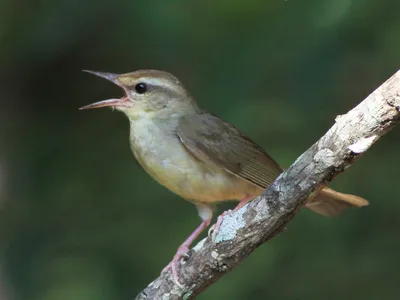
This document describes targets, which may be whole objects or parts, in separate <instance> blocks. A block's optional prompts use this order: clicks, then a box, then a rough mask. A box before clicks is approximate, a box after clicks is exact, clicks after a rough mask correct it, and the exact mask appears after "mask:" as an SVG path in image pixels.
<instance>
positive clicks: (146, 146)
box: [130, 118, 256, 202]
mask: <svg viewBox="0 0 400 300" xmlns="http://www.w3.org/2000/svg"><path fill="white" fill-rule="evenodd" d="M157 123H159V121H158V122H157ZM165 125H166V124H161V126H160V125H158V124H156V123H155V122H153V121H152V120H151V119H144V118H143V119H139V120H135V121H133V122H131V138H130V142H131V148H132V151H133V153H134V155H135V157H136V159H137V160H138V162H139V164H140V165H141V166H142V167H143V168H144V169H145V170H146V171H147V172H148V173H149V174H150V175H151V176H152V177H153V178H154V179H155V180H157V181H158V182H159V183H160V184H162V185H164V186H165V187H167V188H168V189H169V190H171V191H172V192H174V193H176V194H178V195H180V196H181V197H183V198H185V199H187V200H192V201H199V202H215V201H222V200H230V199H240V198H242V197H243V196H245V195H246V194H249V191H250V190H251V191H252V192H253V193H256V192H255V190H256V189H255V187H254V186H252V185H250V184H248V183H247V182H245V181H244V180H241V179H239V178H237V177H235V176H234V175H231V174H228V173H227V172H226V171H224V170H223V169H218V168H215V167H210V166H207V165H205V164H203V163H202V162H200V161H199V160H197V159H196V158H194V157H193V156H192V155H191V154H190V153H189V152H188V151H187V150H186V148H185V146H184V145H183V144H182V143H181V141H180V140H179V138H178V136H177V135H176V133H175V132H174V131H170V130H168V129H167V126H165ZM170 125H171V124H170ZM170 127H173V126H170Z"/></svg>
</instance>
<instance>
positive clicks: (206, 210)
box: [161, 205, 213, 287]
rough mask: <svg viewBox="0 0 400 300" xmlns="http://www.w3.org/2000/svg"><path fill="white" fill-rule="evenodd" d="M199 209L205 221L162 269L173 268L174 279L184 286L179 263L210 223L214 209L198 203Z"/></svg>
mask: <svg viewBox="0 0 400 300" xmlns="http://www.w3.org/2000/svg"><path fill="white" fill-rule="evenodd" d="M197 209H198V211H199V215H200V217H201V219H202V220H203V222H201V224H200V225H199V226H198V227H197V228H196V229H195V230H194V231H193V232H192V233H191V234H190V235H189V237H188V238H187V239H186V240H185V241H184V242H183V243H182V245H180V246H179V248H178V251H177V252H176V254H175V255H174V258H173V259H172V261H171V262H170V263H169V264H168V265H167V266H166V267H165V268H164V269H163V270H162V272H161V273H163V272H164V271H167V270H168V269H171V272H172V276H173V280H174V282H175V284H176V285H178V286H180V287H182V285H181V284H180V283H179V277H178V272H177V269H176V267H177V265H178V262H179V260H180V259H181V257H182V256H185V255H187V253H188V252H189V247H190V245H191V244H192V243H193V241H194V240H195V239H196V238H197V237H198V236H199V234H200V233H201V232H202V231H203V230H204V229H205V228H206V227H207V226H208V225H210V222H211V219H212V215H213V211H212V208H211V207H209V206H207V205H197Z"/></svg>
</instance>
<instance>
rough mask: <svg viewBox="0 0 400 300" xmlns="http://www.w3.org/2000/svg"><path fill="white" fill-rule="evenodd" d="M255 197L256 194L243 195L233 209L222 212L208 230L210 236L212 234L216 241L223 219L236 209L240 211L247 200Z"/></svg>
mask: <svg viewBox="0 0 400 300" xmlns="http://www.w3.org/2000/svg"><path fill="white" fill-rule="evenodd" d="M253 199H254V196H245V197H243V199H242V200H240V202H239V204H238V205H237V206H236V207H235V208H234V209H233V210H231V209H229V210H226V211H224V212H223V213H222V214H220V215H219V216H218V219H217V222H216V223H215V225H213V226H211V228H210V229H209V230H208V236H210V235H211V239H212V240H213V241H214V240H215V237H216V236H217V234H218V232H219V228H220V227H221V224H222V220H223V219H224V217H225V216H226V215H231V214H232V213H233V212H235V211H238V210H239V209H241V208H242V207H243V206H244V205H245V204H246V203H247V202H249V201H250V200H253Z"/></svg>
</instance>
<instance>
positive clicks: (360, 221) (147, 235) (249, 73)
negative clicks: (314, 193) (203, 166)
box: [0, 0, 400, 300]
mask: <svg viewBox="0 0 400 300" xmlns="http://www.w3.org/2000/svg"><path fill="white" fill-rule="evenodd" d="M399 10H400V1H397V0H392V1H385V0H384V1H377V0H364V1H359V0H335V1H332V0H302V1H295V0H287V1H284V0H274V1H261V0H259V1H256V0H247V1H245V0H242V1H239V0H219V1H211V0H206V1H194V0H193V1H188V0H187V1H177V0H169V1H155V0H142V1H136V0H129V1H105V0H101V1H99V0H97V1H96V0H87V1H78V0H58V1H57V0H36V1H28V0H20V1H15V0H2V1H1V3H0V241H1V242H0V280H1V283H0V293H3V295H0V299H1V300H19V299H22V300H71V299H74V300H92V299H93V300H130V299H132V298H133V297H134V296H135V295H136V294H137V293H138V292H139V291H140V289H141V288H143V287H144V286H145V285H147V284H148V283H149V282H150V281H151V280H152V279H153V278H154V277H155V276H157V275H158V274H159V272H160V271H161V269H162V268H163V267H164V266H165V265H166V264H167V263H168V262H169V260H170V259H171V258H172V256H173V254H174V252H175V250H176V248H177V246H178V245H179V244H180V243H181V242H182V241H183V240H184V238H185V237H186V236H187V235H188V234H189V232H191V230H192V229H193V228H194V227H195V226H196V225H197V224H198V223H199V221H200V219H199V218H198V216H197V212H196V209H195V208H194V207H193V206H192V205H191V204H189V203H187V202H185V201H183V200H182V199H180V198H179V197H178V196H175V195H173V194H172V193H171V192H169V191H168V190H166V189H165V188H163V187H161V186H159V185H158V184H157V183H155V181H153V180H152V179H151V178H150V177H149V176H148V175H147V174H145V173H144V172H143V171H142V170H141V169H140V168H139V167H138V166H137V164H136V163H135V162H134V159H133V156H132V155H131V152H130V149H129V145H128V122H127V120H126V118H125V117H124V116H123V115H122V114H121V113H117V112H114V113H112V112H111V110H109V109H103V110H96V111H85V112H82V111H78V107H81V106H83V105H85V104H88V103H91V102H95V101H98V100H102V99H106V98H109V97H119V96H120V95H122V93H121V91H120V90H119V89H118V88H117V87H115V86H113V85H112V84H110V83H107V82H106V81H103V80H101V79H97V78H95V77H93V76H91V75H89V74H85V73H82V72H81V69H93V70H99V71H109V72H115V73H123V72H129V71H133V70H136V69H141V68H154V69H163V70H167V71H169V72H171V73H173V74H174V75H176V76H177V77H178V78H180V79H181V80H182V81H183V82H184V83H185V84H186V86H187V87H188V88H189V89H190V90H191V93H192V94H193V95H194V96H195V97H196V98H197V100H198V101H199V102H200V103H201V105H202V106H203V107H204V108H206V109H209V110H211V111H213V112H214V113H216V114H218V115H220V116H221V117H223V118H224V119H226V120H228V121H230V122H232V123H234V124H235V125H236V126H237V127H239V128H241V129H242V130H243V131H244V132H245V133H247V134H248V135H249V136H250V137H252V138H253V139H254V140H256V141H257V142H258V143H259V144H260V145H262V146H263V147H265V148H266V149H267V150H268V151H269V153H270V154H271V155H272V156H273V157H274V158H275V159H276V160H277V161H278V162H279V163H280V164H281V165H283V166H289V165H290V164H291V163H292V162H293V161H294V160H295V159H296V158H297V157H298V156H299V155H300V154H301V153H302V152H303V151H304V150H305V149H307V148H308V147H309V146H310V145H312V143H314V142H315V141H316V140H317V139H318V138H319V137H320V136H321V135H322V134H323V133H324V132H325V131H326V130H327V129H328V128H329V127H330V126H331V125H332V124H333V122H334V119H335V116H336V115H338V114H343V113H345V112H347V111H348V110H349V109H350V108H352V107H353V106H354V105H355V104H356V103H358V102H359V101H361V100H362V99H364V97H366V96H367V95H368V94H369V93H370V92H372V91H373V90H374V89H375V88H376V87H377V86H378V85H379V84H380V83H382V82H383V81H384V80H386V79H387V78H388V77H389V76H391V75H392V74H393V73H394V72H395V71H396V70H397V69H398V68H399V65H400V64H399V63H400V18H399ZM399 138H400V135H399V129H396V130H395V131H393V132H391V133H390V134H389V135H388V136H387V137H385V138H384V139H383V140H382V141H380V142H379V143H378V144H377V145H376V146H374V147H373V149H371V151H368V153H367V154H366V155H365V156H364V157H363V158H362V159H361V160H359V162H357V164H356V165H355V166H354V167H352V168H351V169H350V170H349V171H348V172H347V173H345V174H343V175H341V176H340V177H339V178H337V180H335V182H334V183H333V187H335V188H337V189H340V190H342V191H344V192H348V193H354V194H359V195H361V196H363V197H365V198H367V199H368V200H370V202H371V205H370V206H369V207H367V208H366V209H362V210H355V209H353V210H350V211H346V213H345V214H344V215H342V216H340V217H338V218H335V219H325V218H323V217H320V216H318V215H316V214H313V213H311V212H309V211H302V212H301V213H300V214H299V215H298V216H297V217H296V218H295V219H294V220H293V221H292V222H291V223H290V224H289V226H288V228H287V231H286V232H285V233H283V234H281V235H280V236H279V237H277V238H275V239H273V240H272V241H270V242H268V243H267V244H265V245H263V246H262V247H260V248H259V249H258V250H257V251H256V252H255V253H254V254H253V255H251V256H250V257H249V258H248V259H247V260H246V261H244V262H243V263H242V264H241V265H240V266H239V267H238V268H237V269H235V270H234V271H233V272H232V273H230V274H228V275H227V276H225V277H224V278H223V279H222V280H221V281H220V282H218V283H217V284H215V285H213V286H212V287H211V288H209V289H208V290H207V291H206V292H205V293H204V294H202V295H201V296H200V297H199V299H210V300H212V299H275V300H280V299H301V300H303V299H304V300H314V299H318V300H319V299H327V300H330V299H343V300H345V299H364V300H375V299H398V298H399V297H400V285H399V282H400V271H399V268H398V267H399V265H400V258H399V255H398V253H399V252H400V239H399V234H400V218H399V213H400V201H399V196H398V191H399V172H398V169H399V168H398V166H399V164H400V158H399V155H398V153H399V149H400V140H399ZM227 207H229V205H224V207H223V208H225V209H226V208H227ZM221 210H222V207H220V208H219V211H221ZM6 294H7V295H6Z"/></svg>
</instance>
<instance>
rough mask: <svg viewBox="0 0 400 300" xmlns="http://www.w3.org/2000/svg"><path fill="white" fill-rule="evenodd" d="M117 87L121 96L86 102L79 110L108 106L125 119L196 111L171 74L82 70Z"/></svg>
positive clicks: (194, 105) (154, 71)
mask: <svg viewBox="0 0 400 300" xmlns="http://www.w3.org/2000/svg"><path fill="white" fill-rule="evenodd" d="M85 72H88V73H91V74H94V75H96V76H99V77H102V78H105V79H107V80H109V81H111V82H113V83H114V84H116V85H118V86H119V87H121V88H122V89H123V91H124V96H123V97H121V98H119V99H108V100H103V101H100V102H96V103H93V104H89V105H86V106H84V107H81V108H80V109H92V108H99V107H112V108H115V109H117V110H119V111H122V112H124V113H125V114H126V115H127V116H128V118H129V119H131V120H134V119H138V118H143V117H147V118H149V117H150V118H172V117H174V116H176V117H179V116H181V115H185V114H188V113H192V112H195V111H196V110H197V104H196V103H195V101H194V100H193V99H192V98H191V96H190V95H189V93H188V92H187V91H186V90H185V88H184V87H183V85H182V84H181V82H180V81H179V80H178V79H177V78H176V77H174V76H173V75H171V74H169V73H167V72H164V71H157V70H139V71H135V72H131V73H125V74H114V73H103V72H94V71H85Z"/></svg>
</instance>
